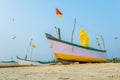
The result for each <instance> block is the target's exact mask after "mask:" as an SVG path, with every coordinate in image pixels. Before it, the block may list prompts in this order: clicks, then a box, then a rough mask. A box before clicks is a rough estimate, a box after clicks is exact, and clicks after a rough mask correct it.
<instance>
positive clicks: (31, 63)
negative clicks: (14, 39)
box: [17, 56, 51, 66]
mask: <svg viewBox="0 0 120 80" xmlns="http://www.w3.org/2000/svg"><path fill="white" fill-rule="evenodd" d="M17 61H18V63H19V65H20V66H40V65H50V64H51V62H42V61H33V60H26V59H22V58H20V57H18V56H17Z"/></svg>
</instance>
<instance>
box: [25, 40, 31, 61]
mask: <svg viewBox="0 0 120 80" xmlns="http://www.w3.org/2000/svg"><path fill="white" fill-rule="evenodd" d="M31 45H32V38H31V40H30V42H29V45H28V47H27V51H26V56H25V60H27V54H28V50H29V46H31Z"/></svg>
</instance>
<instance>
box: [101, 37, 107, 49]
mask: <svg viewBox="0 0 120 80" xmlns="http://www.w3.org/2000/svg"><path fill="white" fill-rule="evenodd" d="M101 38H102V41H103V47H104V50H106V48H105V42H104V38H103V36H102V35H101Z"/></svg>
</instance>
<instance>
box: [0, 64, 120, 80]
mask: <svg viewBox="0 0 120 80" xmlns="http://www.w3.org/2000/svg"><path fill="white" fill-rule="evenodd" d="M0 80H120V63H99V64H98V63H94V64H92V63H88V64H70V65H50V66H31V67H11V68H0Z"/></svg>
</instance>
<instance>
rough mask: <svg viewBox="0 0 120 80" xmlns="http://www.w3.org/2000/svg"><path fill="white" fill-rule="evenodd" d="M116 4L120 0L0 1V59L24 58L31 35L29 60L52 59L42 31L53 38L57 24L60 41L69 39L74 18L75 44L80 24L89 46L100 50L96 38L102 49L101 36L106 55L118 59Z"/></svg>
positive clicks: (119, 17)
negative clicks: (31, 47)
mask: <svg viewBox="0 0 120 80" xmlns="http://www.w3.org/2000/svg"><path fill="white" fill-rule="evenodd" d="M119 4H120V0H0V61H7V60H11V59H13V60H16V56H19V57H21V58H24V57H25V54H26V51H27V47H28V44H29V42H30V39H31V38H32V39H33V40H32V42H33V43H34V44H36V46H37V47H36V48H35V49H33V54H32V60H41V61H49V60H52V59H55V57H54V55H53V51H52V49H51V48H50V44H49V42H48V40H47V38H46V36H45V33H50V34H52V35H53V36H55V37H56V30H55V28H54V27H55V26H57V27H60V29H61V37H62V40H65V41H69V42H70V40H71V34H72V29H73V25H74V19H75V18H76V28H75V32H74V40H73V42H74V43H75V44H80V40H79V33H80V30H81V28H82V27H83V28H84V29H85V30H86V32H87V33H88V35H89V37H90V42H91V43H90V46H91V47H93V48H98V49H99V47H98V46H97V43H96V37H98V38H99V41H100V43H101V47H102V49H103V45H102V44H103V43H102V40H101V37H100V35H102V36H103V37H104V41H105V47H106V50H107V54H108V58H113V57H118V58H120V51H119V50H120V32H119V30H120V27H119V26H120V5H119ZM56 8H58V9H59V10H60V11H61V12H62V14H63V16H62V19H61V20H60V19H59V18H58V17H57V16H56V12H55V9H56ZM57 19H58V24H57ZM13 37H15V38H14V39H13ZM115 37H117V39H115ZM29 56H30V54H29V53H28V57H29Z"/></svg>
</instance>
